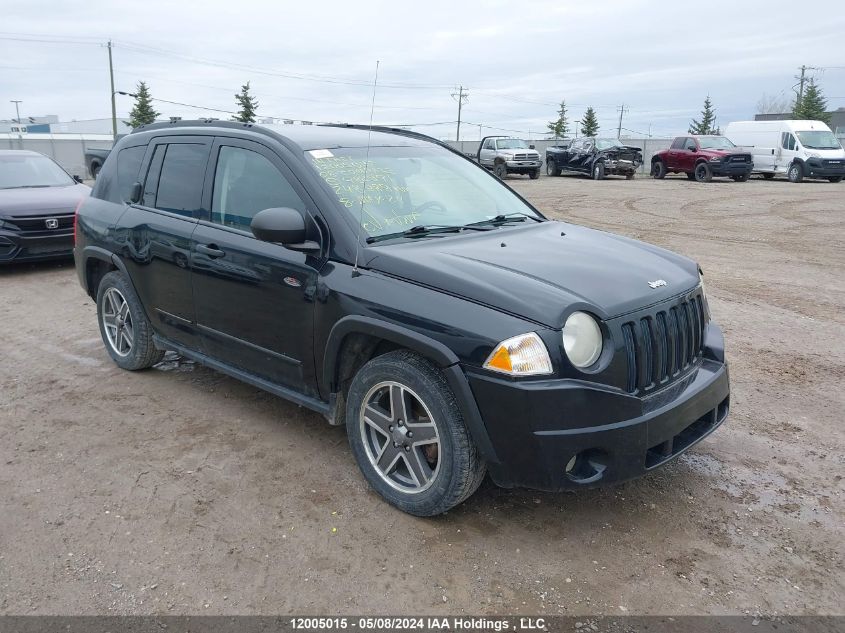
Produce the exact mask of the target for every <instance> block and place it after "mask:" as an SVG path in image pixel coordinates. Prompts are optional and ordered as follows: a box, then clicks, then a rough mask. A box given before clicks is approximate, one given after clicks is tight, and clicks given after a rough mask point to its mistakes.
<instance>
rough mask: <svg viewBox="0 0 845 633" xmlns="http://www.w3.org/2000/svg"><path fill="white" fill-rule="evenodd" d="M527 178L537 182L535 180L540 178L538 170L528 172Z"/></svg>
mask: <svg viewBox="0 0 845 633" xmlns="http://www.w3.org/2000/svg"><path fill="white" fill-rule="evenodd" d="M528 177H529V178H530V179H531V180H537V179H538V178H539V177H540V170H539V169H535V170H534V171H529V172H528Z"/></svg>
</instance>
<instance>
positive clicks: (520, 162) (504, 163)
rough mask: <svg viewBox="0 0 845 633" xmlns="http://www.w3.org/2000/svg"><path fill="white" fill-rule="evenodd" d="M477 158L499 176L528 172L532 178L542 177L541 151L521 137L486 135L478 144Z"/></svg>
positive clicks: (482, 164) (483, 165)
mask: <svg viewBox="0 0 845 633" xmlns="http://www.w3.org/2000/svg"><path fill="white" fill-rule="evenodd" d="M476 158H477V159H478V162H479V163H480V164H481V166H482V167H486V168H487V169H489V170H491V171H492V172H493V173H494V174H496V176H498V177H499V178H504V177H505V176H507V175H508V174H527V175H528V177H529V178H531V180H536V179H537V178H539V177H540V167H541V166H542V164H543V163H542V161H541V160H540V153H539V152H538V151H537V150H535V149H534V146H533V145H529V144H528V143H526V142H525V141H523V140H522V139H521V138H511V137H509V136H485V137H484V138H483V139H481V143H479V144H478V152H477V153H476Z"/></svg>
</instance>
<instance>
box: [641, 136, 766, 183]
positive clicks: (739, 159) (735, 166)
mask: <svg viewBox="0 0 845 633" xmlns="http://www.w3.org/2000/svg"><path fill="white" fill-rule="evenodd" d="M752 169H754V162H753V161H752V159H751V153H750V152H747V151H745V150H743V149H740V148H738V147H737V146H736V145H734V144H733V143H731V142H730V140H728V139H727V138H725V137H724V136H692V135H690V136H679V137H677V138H676V139H675V140H674V141H673V142H672V146H671V147H670V148H669V149H664V150H663V151H661V152H657V153H656V154H655V155H654V156H653V157H652V159H651V175H652V176H654V177H655V178H664V177H665V176H666V174H669V173H672V174H678V173H681V172H683V173H685V174H686V175H687V178H689V179H690V180H697V181H698V182H710V180H711V179H712V178H713V176H727V177H729V178H733V179H734V180H735V181H737V182H745V181H746V180H748V176H749V175H751V170H752Z"/></svg>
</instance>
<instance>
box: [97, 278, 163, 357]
mask: <svg viewBox="0 0 845 633" xmlns="http://www.w3.org/2000/svg"><path fill="white" fill-rule="evenodd" d="M97 321H98V323H99V324H100V335H101V336H102V337H103V343H104V344H105V346H106V351H107V352H108V353H109V356H111V358H112V360H113V361H114V362H115V364H116V365H117V366H118V367H120V368H121V369H126V370H129V371H137V370H139V369H147V368H148V367H152V366H153V365H155V364H156V363H159V362H161V359H162V358H164V350H160V349H157V348H156V346H155V345H154V344H153V328H152V326H151V325H150V322H149V320H147V315H146V314H144V308H143V307H142V306H141V301H140V300H139V299H138V295H136V294H135V289H134V288H133V287H132V284H131V283H129V281H128V280H127V279H126V277H125V276H124V275H123V273H121V272H118V271H112V272H110V273H108V274H107V275H105V276H104V277H103V279H102V280H101V281H100V286H99V288H98V289H97Z"/></svg>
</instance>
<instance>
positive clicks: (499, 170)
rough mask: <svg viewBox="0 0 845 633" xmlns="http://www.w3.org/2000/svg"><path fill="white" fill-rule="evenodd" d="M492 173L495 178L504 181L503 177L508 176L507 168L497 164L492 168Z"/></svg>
mask: <svg viewBox="0 0 845 633" xmlns="http://www.w3.org/2000/svg"><path fill="white" fill-rule="evenodd" d="M493 173H494V174H496V177H497V178H500V179H502V180H504V178H505V176H507V175H508V168H507V167H505V165H504V163H497V164H496V165H494V166H493Z"/></svg>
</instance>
